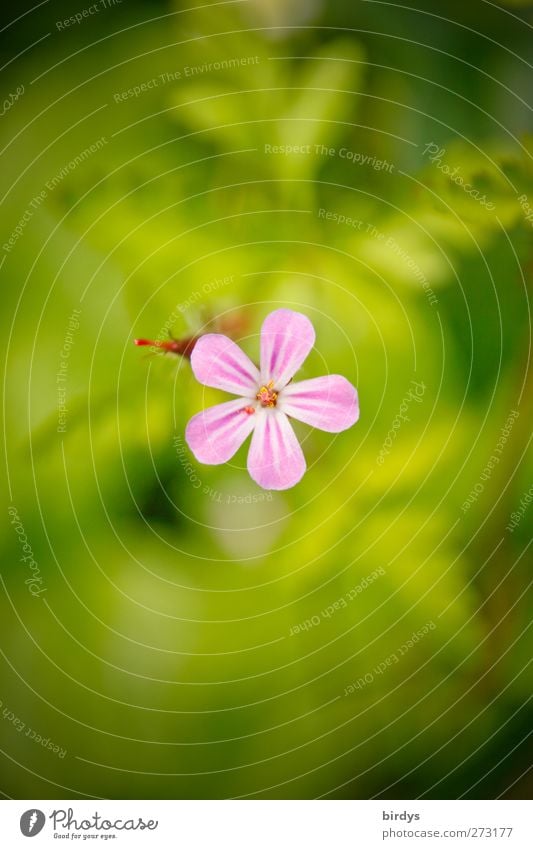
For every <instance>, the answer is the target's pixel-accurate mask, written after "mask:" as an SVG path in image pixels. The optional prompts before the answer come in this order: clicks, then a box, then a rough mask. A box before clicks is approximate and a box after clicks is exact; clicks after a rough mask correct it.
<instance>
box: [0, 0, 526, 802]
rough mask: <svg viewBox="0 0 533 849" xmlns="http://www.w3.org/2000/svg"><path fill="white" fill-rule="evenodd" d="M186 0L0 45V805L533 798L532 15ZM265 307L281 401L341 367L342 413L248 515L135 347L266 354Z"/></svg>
mask: <svg viewBox="0 0 533 849" xmlns="http://www.w3.org/2000/svg"><path fill="white" fill-rule="evenodd" d="M191 5H192V4H190V3H184V4H183V5H180V4H176V5H172V4H167V3H161V4H157V3H130V2H126V0H123V2H122V4H120V5H118V4H117V5H116V6H115V7H113V8H110V9H106V10H104V9H99V10H98V12H94V13H93V14H90V15H88V16H87V17H86V18H84V19H83V20H82V21H81V22H80V23H71V24H70V25H69V26H67V27H63V28H58V26H57V21H61V20H64V19H66V18H68V17H69V16H70V15H74V14H75V13H76V12H78V11H80V10H81V9H82V8H83V4H81V3H80V4H75V3H69V4H64V3H63V4H61V3H50V4H45V5H43V6H41V7H40V8H39V9H37V10H36V11H35V12H33V13H31V14H29V15H26V16H25V17H23V18H21V19H20V20H19V21H17V22H16V23H14V24H13V25H12V26H9V27H8V28H7V29H5V30H4V31H3V32H2V34H1V35H2V37H3V39H4V48H3V55H4V62H3V63H2V64H3V65H4V68H3V70H2V90H3V92H4V94H3V97H7V96H8V95H9V93H12V92H14V91H15V89H16V87H17V86H19V85H21V84H22V85H24V93H23V95H22V96H21V97H20V98H19V99H18V100H17V101H16V102H15V103H13V105H12V106H11V107H10V108H9V110H8V111H7V112H6V114H5V115H4V116H3V117H2V119H1V123H0V142H1V149H2V154H1V158H2V168H1V171H0V184H1V185H0V191H1V196H2V211H3V214H2V239H1V242H2V245H5V244H6V243H7V241H8V240H9V238H10V237H11V235H12V233H13V231H14V230H15V228H16V226H17V224H18V223H19V221H20V220H21V218H22V217H23V216H24V214H25V212H27V211H28V210H31V214H30V216H29V219H28V220H27V222H26V223H25V226H24V227H23V228H22V235H21V236H20V237H19V238H18V239H16V243H15V244H14V246H12V248H11V249H10V250H8V251H6V250H5V249H4V248H2V251H1V256H0V261H2V260H3V265H2V267H1V268H0V275H1V277H2V290H1V291H2V309H1V311H0V324H1V332H2V339H3V343H4V344H3V348H4V378H3V379H4V393H5V405H4V420H5V431H4V438H3V448H2V457H3V459H2V469H3V471H2V474H3V477H4V483H5V486H4V491H5V492H6V495H7V503H6V509H5V510H4V519H3V521H2V522H1V523H0V544H1V547H2V560H1V564H2V566H1V580H2V586H1V587H0V590H1V593H0V597H1V601H0V628H1V634H2V637H1V650H2V654H1V657H0V664H1V668H2V690H1V694H0V699H1V701H2V712H3V713H2V722H1V723H0V748H1V751H2V754H1V755H0V762H1V769H2V784H1V789H2V792H3V794H4V795H5V796H8V797H14V798H68V797H80V798H86V797H91V796H94V797H111V798H225V797H246V798H249V797H256V798H278V797H279V798H314V797H318V796H326V797H329V798H332V797H338V798H369V797H372V796H375V795H377V796H381V797H383V798H415V797H419V796H423V797H427V798H456V797H459V796H461V797H463V796H464V797H465V798H484V797H490V798H492V797H495V796H499V795H503V796H506V797H519V798H521V797H527V796H528V795H529V794H530V793H531V783H530V778H528V777H527V775H526V771H527V767H528V765H529V757H528V734H529V731H530V728H531V711H530V709H529V707H528V705H529V700H530V694H531V674H530V672H529V663H530V647H531V640H530V637H528V627H529V624H530V614H531V595H529V596H528V587H529V580H530V566H531V557H530V553H529V549H528V546H529V543H530V528H531V516H532V515H533V513H532V512H531V510H532V508H531V507H529V513H528V511H527V509H526V510H525V511H524V515H523V516H522V518H521V520H520V521H519V523H518V525H517V526H516V527H515V528H513V530H512V531H510V530H509V529H508V528H506V526H508V525H509V522H510V521H511V514H512V513H513V512H516V511H517V510H518V509H519V507H520V501H521V499H523V498H524V495H525V494H526V493H527V492H528V490H529V488H530V486H531V483H532V475H531V463H530V462H529V464H528V462H527V460H526V457H527V454H526V449H527V446H528V441H529V439H530V433H531V398H532V392H531V382H529V383H528V377H527V372H528V363H529V354H530V341H531V332H530V331H531V326H530V312H529V292H530V286H531V276H532V270H533V248H532V238H531V237H532V230H531V227H532V223H531V222H530V221H528V220H527V211H524V207H523V205H522V206H521V204H520V202H519V200H518V198H519V197H520V196H522V195H524V194H525V195H526V196H527V197H528V199H529V203H530V204H531V205H533V169H532V152H533V137H532V135H531V106H530V105H529V104H530V100H531V64H529V63H531V59H532V53H531V23H532V15H531V4H528V3H518V2H515V3H513V4H511V3H509V4H508V5H507V6H506V7H504V6H502V7H498V6H496V5H494V4H489V3H486V2H481V0H476V1H475V2H472V3H459V2H457V3H456V2H450V0H448V2H444V3H443V4H439V6H438V9H437V8H436V7H435V6H434V4H432V3H430V2H425V3H419V4H417V5H418V8H419V11H418V12H415V11H412V10H409V9H408V8H407V7H406V6H401V5H397V4H390V3H374V2H354V3H352V2H350V3H348V2H346V3H344V2H333V3H320V2H319V0H316V2H313V3H312V2H303V0H302V2H296V0H294V2H284V3H279V2H277V0H276V2H267V1H266V0H247V2H245V3H219V4H216V5H214V6H206V5H204V6H203V7H198V8H197V9H192V10H191V9H190V7H191ZM85 8H87V7H85ZM437 13H438V14H437ZM4 14H5V13H4ZM15 16H16V12H15V10H11V11H10V19H12V18H13V17H15ZM5 23H6V24H7V23H8V19H6V21H5ZM47 33H48V35H46V34H47ZM45 36H46V37H45ZM39 39H41V40H40V41H39ZM35 42H38V43H35ZM32 45H33V46H32ZM245 57H258V60H257V61H255V60H254V62H253V64H246V65H242V64H239V66H238V67H233V66H234V65H235V64H236V63H235V62H233V63H230V64H231V65H232V67H222V68H220V69H217V68H216V67H211V68H209V65H210V63H217V62H222V61H223V60H230V59H243V58H245ZM5 63H7V64H5ZM198 66H207V68H205V67H204V70H203V72H200V71H199V70H198ZM187 67H188V68H196V71H197V72H196V73H193V74H192V75H190V74H189V75H188V74H187V72H186V70H185V69H186V68H187ZM178 72H179V75H178ZM160 75H163V76H162V77H161V76H160ZM165 75H169V77H167V76H165ZM171 75H173V76H172V77H171ZM154 78H157V79H158V80H159V83H158V84H157V85H154V86H152V87H151V88H149V89H148V88H146V89H145V90H144V91H141V93H140V94H139V95H138V96H126V97H125V99H123V100H121V99H118V98H116V97H115V95H117V94H121V93H123V92H127V90H128V89H130V88H132V87H133V86H141V84H143V83H147V82H148V81H150V80H152V79H154ZM102 138H103V139H104V141H103V142H102V143H101V146H100V149H98V150H96V151H95V152H92V153H90V155H84V156H83V157H82V161H81V162H79V163H78V164H77V165H75V167H70V166H69V163H70V162H72V161H73V160H74V161H75V158H76V157H77V156H79V155H80V154H82V152H83V151H86V150H87V149H88V148H89V147H90V146H91V145H93V144H95V143H96V142H97V140H98V139H102ZM428 144H435V145H438V147H439V148H441V149H444V153H443V154H442V155H441V158H442V162H441V164H442V163H445V164H447V165H448V166H449V168H450V169H451V170H452V171H453V169H454V168H458V169H459V170H458V172H456V173H460V174H461V175H462V176H463V177H464V179H465V181H466V182H468V183H469V184H471V185H473V186H474V187H475V189H476V191H479V195H480V196H485V197H486V198H487V200H488V202H490V204H491V205H492V204H493V205H494V208H489V209H487V207H486V205H483V204H482V203H481V202H480V201H479V199H476V198H475V197H471V196H469V195H467V194H466V192H465V191H464V189H463V188H461V187H460V186H458V185H457V184H456V183H454V182H452V181H451V180H450V178H449V176H448V175H447V174H446V173H445V171H444V170H443V169H442V168H439V167H437V165H438V163H437V162H431V161H430V159H429V157H428V155H427V153H426V154H425V153H424V150H425V148H426V145H428ZM265 145H310V146H311V147H310V153H309V154H306V153H295V154H292V155H283V154H273V153H268V152H266V151H265ZM314 145H325V146H326V147H327V148H330V149H332V150H333V154H332V155H324V154H316V153H315V147H314ZM343 149H346V150H348V151H352V152H354V154H357V155H358V156H359V162H357V161H356V162H355V163H353V162H351V161H350V160H348V159H347V158H345V157H344V156H343V155H341V150H343ZM363 157H367V158H366V160H364V164H362V158H363ZM370 157H376V162H379V161H381V162H383V161H386V162H387V163H388V166H389V167H381V168H378V167H372V165H370V164H368V163H369V161H370V159H369V158H370ZM65 168H67V173H66V174H64V176H63V177H62V178H61V179H59V180H58V181H57V184H56V185H55V187H54V188H53V189H52V190H49V189H47V187H46V184H47V182H48V181H50V180H51V179H53V177H54V176H55V175H58V174H59V173H60V172H61V171H62V169H65ZM42 191H44V192H45V197H44V199H43V202H42V203H41V204H40V205H39V206H38V208H34V207H32V206H31V202H32V199H33V198H35V197H36V196H37V195H38V194H39V193H40V192H42ZM320 209H325V210H327V211H329V212H332V213H337V214H339V215H345V216H349V217H351V218H353V219H356V220H357V221H360V222H361V224H360V225H358V226H357V227H354V226H351V225H348V224H344V223H337V222H336V221H335V220H331V219H330V220H325V219H324V218H323V217H321V216H320V215H319V210H320ZM392 239H393V240H394V243H395V244H396V245H398V252H395V251H394V250H393V249H392V248H391V244H392V242H391V241H389V240H392ZM416 269H419V270H420V273H421V274H423V276H424V278H425V279H427V281H428V283H427V285H428V286H429V287H430V288H431V291H432V293H433V297H431V298H430V297H429V296H428V293H427V291H425V290H424V287H423V285H422V283H421V277H420V274H419V275H418V276H417V273H416ZM225 278H230V279H229V281H228V280H225ZM282 306H283V307H289V308H292V309H298V310H300V311H302V312H304V313H306V315H308V316H309V317H310V319H311V320H312V321H313V324H314V326H315V329H316V333H317V343H316V348H315V350H314V351H313V352H312V354H311V356H310V357H309V359H308V360H307V361H306V363H305V365H304V367H303V369H302V371H301V374H300V375H299V376H300V377H312V376H317V375H320V374H324V373H326V372H328V371H329V372H334V373H341V374H344V375H346V377H348V379H349V380H351V381H352V382H353V383H354V384H355V385H356V386H357V387H358V391H359V396H360V404H361V419H360V421H359V423H358V424H357V425H356V426H355V427H354V428H353V429H351V430H350V431H348V432H346V433H343V434H340V435H339V436H333V435H330V434H325V433H322V432H320V431H315V430H312V429H311V428H308V427H306V426H303V425H302V426H301V427H298V426H297V432H298V435H299V437H300V438H301V439H302V441H303V446H304V452H305V454H306V458H307V462H308V467H309V469H308V472H307V474H306V476H305V477H304V479H303V481H302V482H301V483H300V484H299V485H298V486H297V487H295V488H294V489H292V490H289V491H287V492H283V493H272V494H265V493H262V492H261V491H260V490H259V489H258V488H257V487H256V486H255V485H254V484H253V482H252V481H251V480H250V478H249V477H248V475H247V472H246V449H245V448H243V449H241V450H240V451H239V453H238V454H237V455H236V457H235V458H234V460H233V461H232V462H231V463H229V464H227V465H225V466H220V467H207V466H201V465H199V464H198V463H196V461H195V460H194V458H193V457H192V455H190V454H189V452H188V450H187V449H185V450H183V449H184V443H183V436H184V429H185V425H186V423H187V421H188V419H189V418H190V416H191V415H193V414H194V413H196V412H197V411H198V410H200V409H202V408H203V407H204V406H206V405H207V404H209V403H216V402H217V401H219V400H225V397H224V396H223V395H222V393H218V392H215V391H214V390H205V389H204V388H203V387H201V386H199V385H198V384H197V383H196V382H195V380H194V378H193V376H192V374H191V371H190V366H189V363H188V361H187V360H186V359H182V358H178V357H172V356H162V355H158V356H151V357H150V356H149V357H145V356H144V354H145V352H144V351H143V350H141V349H136V348H134V346H133V344H132V341H133V338H134V337H136V336H149V337H155V336H157V335H158V334H160V333H161V334H162V335H163V336H164V335H165V330H164V328H165V325H170V329H171V331H172V333H173V334H174V335H175V336H177V337H179V338H183V337H185V336H188V335H191V334H197V333H200V332H202V331H203V330H205V329H206V327H210V328H212V327H215V328H217V329H219V330H220V329H221V330H222V331H223V332H228V333H230V334H231V335H233V337H234V338H236V339H238V340H239V341H240V342H241V344H242V346H243V348H244V349H245V350H246V351H247V352H248V353H249V354H250V356H252V358H256V357H257V352H258V334H259V330H260V326H261V322H262V321H263V319H264V317H265V316H266V315H267V314H268V312H269V311H271V310H272V309H276V308H278V307H282ZM74 309H77V310H80V311H81V312H80V314H79V328H76V329H75V330H74V331H73V332H72V337H73V338H72V340H71V341H72V346H71V349H70V356H69V357H68V364H67V367H66V382H65V389H66V404H67V408H68V412H67V414H66V426H65V427H66V429H65V432H64V433H61V432H60V433H58V430H57V428H58V409H57V404H58V393H57V389H58V384H57V373H58V369H59V366H60V363H61V352H62V350H63V346H64V343H65V339H66V337H67V334H68V332H69V331H68V325H69V317H70V316H71V314H72V311H73V310H74ZM412 381H417V382H418V383H419V384H423V386H424V390H423V394H422V397H421V399H420V401H414V400H412V399H411V400H410V401H409V402H408V412H407V417H408V419H409V421H404V422H402V423H401V427H399V428H397V430H395V429H394V422H395V419H396V417H397V415H398V413H399V411H400V408H401V405H402V403H405V401H404V399H405V397H406V395H407V394H408V393H409V390H410V389H411V388H412V386H413V384H412ZM404 410H405V407H404ZM512 411H516V412H517V413H518V416H517V417H516V418H515V419H513V424H512V427H511V428H510V433H509V434H508V436H507V439H506V442H505V444H504V445H503V447H502V450H501V455H499V462H498V463H494V464H493V466H494V468H493V469H491V470H490V473H489V474H487V473H486V472H485V478H482V475H483V474H484V470H485V469H486V466H487V464H488V463H489V461H490V459H491V457H493V456H494V455H495V449H496V447H497V445H498V441H499V440H500V438H501V436H502V433H501V431H502V428H504V427H505V424H506V422H507V421H508V417H509V416H510V415H511V414H512ZM396 423H397V420H396ZM391 430H392V431H393V432H394V434H395V436H394V438H392V437H391V440H390V444H389V448H388V453H386V454H385V455H382V456H384V461H383V463H380V462H378V457H379V455H380V451H381V450H382V449H383V446H384V444H386V440H387V437H388V434H389V432H391ZM480 484H481V491H479V486H480ZM474 487H477V488H478V492H477V496H476V498H475V499H472V501H471V503H470V504H469V506H468V508H466V507H465V506H464V505H465V502H466V501H467V499H468V497H469V493H471V492H472V490H473V489H474ZM10 505H12V506H13V507H14V508H16V510H17V511H18V515H19V517H20V521H21V523H22V525H23V527H24V531H25V533H26V536H27V538H28V540H29V544H30V546H31V549H32V551H33V554H34V557H35V560H36V561H37V563H38V565H39V569H40V574H41V577H42V580H43V584H42V587H43V588H45V589H46V592H43V593H42V594H41V595H40V596H39V597H36V598H34V597H32V595H31V594H30V592H29V589H28V585H27V584H25V580H26V579H27V577H28V575H29V571H28V568H27V566H26V564H24V563H22V562H21V561H20V556H21V548H20V545H19V543H18V540H17V535H16V533H15V531H14V527H13V525H12V524H11V523H10V522H11V519H10V514H8V512H7V508H8V507H9V506H10ZM376 570H380V571H379V572H378V573H377V574H378V577H377V578H376V579H375V580H373V581H372V580H371V581H370V582H369V585H368V586H367V587H366V588H365V587H364V584H363V585H361V582H362V581H364V579H365V578H366V577H367V576H369V575H372V573H373V572H375V571H376ZM361 586H362V587H363V589H362V591H358V592H356V593H355V597H354V598H353V600H351V601H349V602H347V603H346V605H345V606H343V605H342V604H341V603H339V604H338V609H336V610H335V611H334V613H333V615H330V616H328V615H327V613H326V614H325V615H324V614H323V613H322V611H324V610H327V608H328V606H330V605H334V603H335V602H336V601H338V600H339V599H341V598H345V599H346V594H347V593H350V591H352V590H353V589H354V588H357V587H361ZM313 617H315V619H314V620H313ZM317 617H318V624H313V626H312V627H309V626H307V630H300V632H299V633H294V632H292V633H291V629H294V628H295V626H298V625H299V624H300V623H303V622H305V621H306V620H311V621H314V622H315V623H316V621H317ZM428 623H432V624H433V625H434V626H435V627H432V628H431V629H429V632H428V633H427V634H424V636H423V637H422V638H419V639H418V638H417V640H415V641H413V644H412V646H411V647H410V648H409V649H408V651H406V652H405V653H404V654H401V656H399V652H400V649H401V647H402V646H403V645H404V644H405V643H406V641H407V640H408V639H409V638H410V637H411V636H412V634H413V633H414V632H416V631H419V630H421V629H424V626H427V625H428ZM426 630H428V629H426ZM395 655H396V656H397V657H399V659H398V662H391V660H390V659H391V658H392V657H393V656H395ZM387 661H389V662H388V663H387ZM380 664H385V666H386V670H385V671H384V672H383V673H382V674H380V673H379V672H376V669H379V668H380V667H379V665H380ZM365 676H367V677H366V681H365V684H364V686H360V687H358V688H356V689H355V690H354V692H351V693H349V694H348V695H344V691H345V688H347V687H348V686H349V685H350V684H352V683H353V682H356V681H357V680H358V679H361V678H363V680H365ZM11 714H13V716H14V717H15V719H12V718H11ZM16 720H18V727H20V726H21V724H24V729H23V730H17V722H16ZM28 728H31V729H34V731H35V732H36V733H37V734H39V735H40V737H41V738H42V741H43V742H44V744H45V745H46V741H47V740H50V741H51V743H52V744H57V745H58V746H59V747H60V748H61V749H62V750H65V751H66V755H65V756H64V757H59V755H58V754H57V753H56V754H54V752H53V750H51V749H48V748H46V747H45V745H42V744H40V743H39V742H38V740H36V739H30V736H28V735H27V734H26V731H27V730H28Z"/></svg>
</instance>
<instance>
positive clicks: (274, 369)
mask: <svg viewBox="0 0 533 849" xmlns="http://www.w3.org/2000/svg"><path fill="white" fill-rule="evenodd" d="M314 344H315V331H314V328H313V325H312V324H311V322H310V321H309V319H308V318H307V316H305V315H302V313H299V312H293V310H285V309H281V310H275V311H274V312H271V313H270V315H267V317H266V318H265V320H264V322H263V327H262V328H261V379H262V381H263V383H268V381H270V380H272V381H274V388H275V389H282V388H283V386H285V385H286V384H287V383H288V382H289V380H290V379H291V377H292V376H293V375H294V374H295V373H296V372H297V371H298V369H299V368H300V366H301V365H302V363H303V361H304V360H305V358H306V357H307V355H308V353H309V351H310V350H311V348H312V347H313V345H314Z"/></svg>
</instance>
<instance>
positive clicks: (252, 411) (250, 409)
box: [243, 407, 255, 416]
mask: <svg viewBox="0 0 533 849" xmlns="http://www.w3.org/2000/svg"><path fill="white" fill-rule="evenodd" d="M243 413H248V415H249V416H251V415H252V413H255V409H254V408H253V407H245V408H244V410H243Z"/></svg>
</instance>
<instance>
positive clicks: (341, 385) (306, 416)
mask: <svg viewBox="0 0 533 849" xmlns="http://www.w3.org/2000/svg"><path fill="white" fill-rule="evenodd" d="M278 409H279V410H280V411H282V412H284V413H286V415H287V416H292V417H293V418H294V419H298V420H299V421H301V422H305V423H306V424H308V425H311V426H312V427H317V428H319V429H320V430H327V431H329V432H330V433H339V431H341V430H346V429H347V428H349V427H351V426H352V425H353V424H355V423H356V421H357V419H358V418H359V399H358V397H357V390H356V389H355V387H353V386H352V384H351V383H350V381H349V380H346V378H345V377H341V375H339V374H328V375H326V376H325V377H315V378H312V379H311V380H302V381H300V382H299V383H291V384H290V386H286V387H285V389H284V390H283V392H282V393H281V394H280V396H279V398H278Z"/></svg>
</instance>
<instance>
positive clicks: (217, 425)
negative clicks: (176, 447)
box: [185, 398, 257, 466]
mask: <svg viewBox="0 0 533 849" xmlns="http://www.w3.org/2000/svg"><path fill="white" fill-rule="evenodd" d="M247 404H248V398H235V399H233V400H232V401H226V402H225V403H224V404H217V405H216V406H215V407H208V408H207V409H206V410H203V411H202V412H201V413H198V414H197V415H196V416H193V417H192V419H191V420H190V421H189V423H188V425H187V427H186V429H185V439H186V440H187V444H188V446H189V448H190V449H191V451H192V453H193V454H194V456H195V457H196V459H197V460H198V461H199V462H200V463H207V464H208V465H211V466H213V465H217V464H219V463H226V462H227V461H228V460H230V459H231V458H232V457H233V455H234V454H235V452H236V451H238V449H239V448H240V447H241V445H242V443H243V442H244V440H245V439H246V437H247V436H248V434H249V433H251V432H252V430H253V429H254V427H255V425H256V420H257V413H252V414H248V413H246V412H245V410H244V408H245V407H246V406H247Z"/></svg>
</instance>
